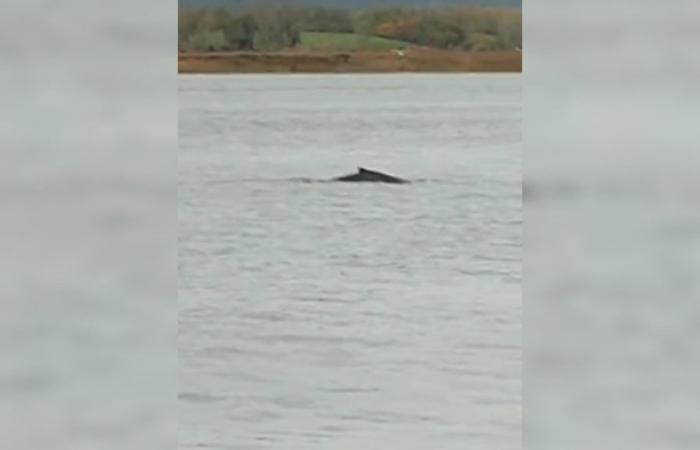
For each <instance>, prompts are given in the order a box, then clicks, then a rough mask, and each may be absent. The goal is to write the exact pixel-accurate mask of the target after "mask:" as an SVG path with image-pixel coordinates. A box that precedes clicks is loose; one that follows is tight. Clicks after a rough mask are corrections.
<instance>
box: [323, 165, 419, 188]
mask: <svg viewBox="0 0 700 450" xmlns="http://www.w3.org/2000/svg"><path fill="white" fill-rule="evenodd" d="M333 181H348V182H363V181H364V182H371V183H397V184H399V183H400V184H402V183H408V182H409V181H408V180H402V179H401V178H397V177H394V176H391V175H387V174H385V173H382V172H377V171H375V170H368V169H365V168H364V167H358V168H357V173H353V174H351V175H345V176H342V177H337V178H333Z"/></svg>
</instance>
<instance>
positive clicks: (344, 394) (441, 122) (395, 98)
mask: <svg viewBox="0 0 700 450" xmlns="http://www.w3.org/2000/svg"><path fill="white" fill-rule="evenodd" d="M179 83H180V86H179V90H180V92H179V104H180V107H179V110H180V119H179V120H180V124H179V130H180V132H179V134H180V136H179V140H180V149H179V192H178V196H179V197H178V198H179V354H180V388H179V391H180V393H179V402H178V405H179V411H178V412H179V417H180V424H179V428H180V436H179V440H180V444H179V447H180V448H182V449H195V448H212V449H236V450H248V449H251V450H252V449H285V450H303V449H331V450H334V449H338V450H345V449H347V450H357V449H379V450H394V449H396V450H408V449H415V450H433V449H438V450H440V449H443V450H448V449H469V450H477V449H493V450H509V449H520V448H521V400H522V398H521V363H522V358H521V316H522V307H521V254H522V251H521V228H522V211H521V205H522V201H521V98H520V93H521V88H520V83H521V81H520V76H519V75H496V74H485V75H466V74H460V75H416V74H406V75H395V74H391V75H217V76H180V81H179ZM360 165H361V166H363V167H367V168H371V169H377V170H382V171H386V172H388V173H390V174H392V175H396V176H399V177H402V178H407V179H410V180H412V181H414V182H413V183H411V184H408V185H385V184H375V183H334V182H325V181H324V180H327V179H329V178H332V177H334V176H338V175H343V174H346V173H351V172H354V171H355V170H356V167H357V166H360Z"/></svg>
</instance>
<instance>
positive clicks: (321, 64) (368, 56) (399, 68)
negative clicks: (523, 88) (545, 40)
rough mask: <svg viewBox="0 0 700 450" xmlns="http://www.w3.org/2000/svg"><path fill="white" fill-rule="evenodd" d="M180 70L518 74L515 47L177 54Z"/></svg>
mask: <svg viewBox="0 0 700 450" xmlns="http://www.w3.org/2000/svg"><path fill="white" fill-rule="evenodd" d="M178 56H179V57H178V72H179V73H362V72H367V73H381V72H520V71H521V70H522V53H520V52H518V51H506V50H503V51H488V52H486V51H485V52H466V51H453V50H436V49H407V50H405V51H404V52H403V53H399V52H396V51H388V50H385V51H357V52H316V51H314V52H308V51H305V52H302V51H287V52H275V53H256V52H226V53H223V52H222V53H215V52H203V53H190V52H187V53H180V54H179V55H178Z"/></svg>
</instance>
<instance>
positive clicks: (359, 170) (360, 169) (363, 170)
mask: <svg viewBox="0 0 700 450" xmlns="http://www.w3.org/2000/svg"><path fill="white" fill-rule="evenodd" d="M357 171H358V172H360V173H362V172H367V169H365V168H364V167H358V168H357Z"/></svg>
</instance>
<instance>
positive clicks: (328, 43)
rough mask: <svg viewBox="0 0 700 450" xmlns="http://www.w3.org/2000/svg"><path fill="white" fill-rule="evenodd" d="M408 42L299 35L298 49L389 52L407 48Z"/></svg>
mask: <svg viewBox="0 0 700 450" xmlns="http://www.w3.org/2000/svg"><path fill="white" fill-rule="evenodd" d="M409 45H410V44H409V43H408V42H403V41H396V40H393V39H385V38H382V37H377V36H364V35H360V34H354V33H320V32H305V33H301V35H300V38H299V44H298V48H300V49H302V50H325V51H360V50H391V49H403V48H406V47H408V46H409Z"/></svg>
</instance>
